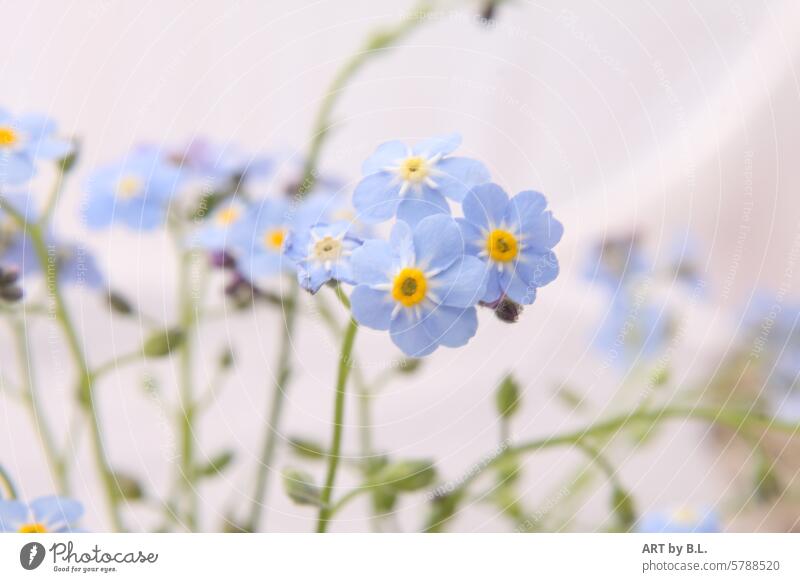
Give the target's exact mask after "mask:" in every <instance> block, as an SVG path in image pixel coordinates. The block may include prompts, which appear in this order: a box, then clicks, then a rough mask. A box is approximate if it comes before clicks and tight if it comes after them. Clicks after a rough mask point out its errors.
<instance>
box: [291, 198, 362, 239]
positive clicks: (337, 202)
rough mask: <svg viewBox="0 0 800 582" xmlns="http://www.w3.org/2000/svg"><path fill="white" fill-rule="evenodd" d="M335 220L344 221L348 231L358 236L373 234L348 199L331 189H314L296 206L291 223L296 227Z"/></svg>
mask: <svg viewBox="0 0 800 582" xmlns="http://www.w3.org/2000/svg"><path fill="white" fill-rule="evenodd" d="M336 222H346V223H347V224H348V225H349V226H348V230H349V233H350V234H351V235H354V236H356V237H358V238H362V239H365V238H372V235H373V234H374V229H373V227H372V225H370V224H367V223H365V222H363V221H362V220H360V219H359V217H358V215H357V213H356V210H355V208H353V205H352V204H351V201H350V199H349V198H348V197H347V196H343V195H342V194H340V193H338V192H335V191H333V190H326V189H323V190H318V191H315V192H314V193H313V194H309V195H308V196H306V197H304V198H303V200H302V201H301V202H300V203H298V204H297V206H296V211H295V217H294V220H293V224H294V226H295V228H297V229H302V228H307V227H311V226H314V225H315V224H320V223H322V224H333V223H336Z"/></svg>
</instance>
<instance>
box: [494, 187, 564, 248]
mask: <svg viewBox="0 0 800 582" xmlns="http://www.w3.org/2000/svg"><path fill="white" fill-rule="evenodd" d="M546 208H547V200H546V199H545V197H544V195H543V194H542V193H540V192H534V191H533V190H527V191H525V192H520V193H519V194H517V195H516V196H514V197H513V198H512V199H511V203H510V204H509V205H508V207H507V208H506V211H505V219H506V222H508V223H509V224H513V225H518V226H519V230H520V232H521V233H522V234H523V235H524V236H525V243H526V244H527V245H529V246H533V247H536V248H538V249H541V250H544V249H551V248H553V247H554V246H555V245H556V244H557V243H558V241H560V240H561V236H562V235H563V234H564V226H563V225H562V224H561V223H560V222H559V221H557V220H556V219H555V218H553V213H552V212H550V211H549V210H547V211H546V210H545V209H546Z"/></svg>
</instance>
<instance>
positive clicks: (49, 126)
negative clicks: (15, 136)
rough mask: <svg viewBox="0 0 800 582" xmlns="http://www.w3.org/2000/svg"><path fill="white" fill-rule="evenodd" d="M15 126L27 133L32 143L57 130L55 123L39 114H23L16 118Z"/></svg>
mask: <svg viewBox="0 0 800 582" xmlns="http://www.w3.org/2000/svg"><path fill="white" fill-rule="evenodd" d="M16 125H17V127H18V128H19V129H21V130H22V131H23V132H25V133H27V134H28V135H29V136H30V138H31V140H32V141H37V140H39V139H41V138H43V137H46V136H48V135H51V134H53V133H55V131H56V129H57V126H56V123H55V121H53V120H52V119H51V118H49V117H47V116H46V115H42V114H41V113H23V114H22V115H19V116H18V117H17V119H16Z"/></svg>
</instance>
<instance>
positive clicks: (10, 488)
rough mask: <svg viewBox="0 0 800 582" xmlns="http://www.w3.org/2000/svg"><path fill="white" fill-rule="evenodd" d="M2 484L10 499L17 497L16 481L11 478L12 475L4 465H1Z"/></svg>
mask: <svg viewBox="0 0 800 582" xmlns="http://www.w3.org/2000/svg"><path fill="white" fill-rule="evenodd" d="M0 484H2V485H3V487H4V488H5V490H6V492H7V493H8V498H9V499H16V498H17V488H16V487H14V481H12V480H11V476H10V475H9V474H8V472H7V471H6V469H5V467H3V465H0Z"/></svg>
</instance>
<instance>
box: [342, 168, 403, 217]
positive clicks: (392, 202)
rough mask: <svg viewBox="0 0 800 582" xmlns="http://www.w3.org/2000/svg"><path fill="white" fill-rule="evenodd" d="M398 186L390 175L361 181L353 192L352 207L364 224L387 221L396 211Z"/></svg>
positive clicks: (376, 175)
mask: <svg viewBox="0 0 800 582" xmlns="http://www.w3.org/2000/svg"><path fill="white" fill-rule="evenodd" d="M399 201H400V184H398V183H395V181H394V179H393V178H392V176H391V175H390V174H386V173H381V174H372V175H371V176H367V177H366V178H364V179H363V180H361V181H360V182H359V183H358V185H357V186H356V189H355V191H354V192H353V206H354V207H355V209H356V212H357V213H358V219H359V220H363V221H364V222H370V223H374V222H382V221H384V220H389V219H390V218H391V217H392V216H394V214H395V212H396V211H397V203H398V202H399Z"/></svg>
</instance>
